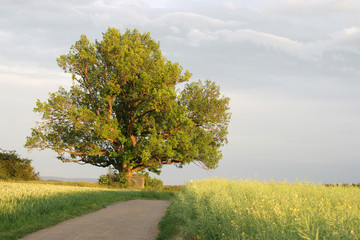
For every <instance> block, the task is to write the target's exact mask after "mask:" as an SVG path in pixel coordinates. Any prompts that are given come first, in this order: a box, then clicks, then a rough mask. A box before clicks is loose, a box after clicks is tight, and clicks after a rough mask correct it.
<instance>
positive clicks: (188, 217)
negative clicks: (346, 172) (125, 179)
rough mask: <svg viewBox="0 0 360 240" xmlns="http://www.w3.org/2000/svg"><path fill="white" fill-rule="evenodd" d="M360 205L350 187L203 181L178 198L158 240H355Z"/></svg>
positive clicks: (358, 233)
mask: <svg viewBox="0 0 360 240" xmlns="http://www.w3.org/2000/svg"><path fill="white" fill-rule="evenodd" d="M359 199H360V189H359V188H357V187H350V186H349V187H326V186H316V185H312V184H302V183H297V184H286V183H260V182H253V181H239V182H237V181H227V180H219V179H212V180H203V181H199V182H194V183H193V184H190V185H187V186H186V187H185V188H184V189H183V190H182V191H181V192H179V193H177V194H176V197H175V198H174V199H173V201H172V204H171V206H170V207H169V209H168V213H167V216H165V218H164V220H163V221H162V222H161V223H160V227H161V229H162V230H161V232H164V233H160V235H159V238H158V239H179V237H180V238H182V239H354V240H355V239H358V238H359V236H360V225H359V222H360V215H359V210H360V201H359ZM165 221H167V222H165ZM170 224H172V226H169V225H170ZM169 228H170V230H169ZM176 234H178V235H179V236H176Z"/></svg>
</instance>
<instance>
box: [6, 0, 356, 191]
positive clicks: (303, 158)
mask: <svg viewBox="0 0 360 240" xmlns="http://www.w3.org/2000/svg"><path fill="white" fill-rule="evenodd" d="M359 16H360V1H358V0H342V1H335V0H317V1H311V0H251V1H250V0H248V1H245V0H243V1H241V0H239V1H231V0H229V1H227V0H196V1H194V0H192V1H189V0H183V1H176V0H174V1H170V0H153V1H141V0H138V1H135V0H131V1H130V0H128V1H125V0H124V1H122V0H120V1H119V0H113V1H112V0H98V1H92V0H79V1H72V0H64V1H56V0H47V1H35V0H0V148H2V149H5V150H16V152H17V153H18V154H19V155H20V156H22V157H26V158H30V159H32V160H33V162H32V165H33V166H34V167H35V169H36V171H38V172H40V176H56V177H65V178H98V177H99V176H100V175H101V174H104V173H106V171H107V169H104V168H98V167H93V166H87V165H78V164H75V163H62V162H61V161H59V160H57V159H56V154H55V153H54V152H52V151H50V150H45V151H33V152H28V151H27V150H26V149H25V148H24V147H23V145H24V143H25V141H26V136H29V135H30V132H31V128H32V127H34V126H35V122H36V121H39V120H40V116H39V115H38V114H36V113H34V112H33V111H32V110H33V108H34V107H35V103H36V100H37V99H40V100H41V101H45V100H47V98H48V93H49V92H55V91H57V89H58V87H59V86H63V87H69V86H70V85H71V77H70V76H69V75H68V74H65V73H63V72H62V70H61V69H60V68H59V67H58V66H57V63H56V58H57V57H59V56H60V55H61V54H66V53H68V52H69V49H70V47H71V46H72V45H73V44H74V43H75V41H77V40H79V39H80V35H82V34H85V35H87V36H88V38H89V39H90V40H91V41H95V39H98V40H100V39H101V38H102V33H103V32H105V31H106V30H107V29H108V27H115V28H118V29H120V30H121V31H122V32H124V31H125V30H126V29H127V28H128V29H134V28H136V29H138V30H139V31H140V32H150V33H151V36H152V38H154V39H155V40H156V41H160V44H161V50H162V52H163V54H164V56H165V57H166V58H167V59H168V60H170V61H172V62H178V63H180V64H181V65H182V66H183V67H184V69H187V70H189V71H190V72H191V73H193V77H192V79H191V80H192V81H196V80H197V79H201V80H206V79H209V80H212V81H215V82H216V83H217V84H218V85H220V87H221V92H222V93H223V94H224V95H225V96H228V97H230V98H231V102H230V111H231V112H232V118H231V122H230V125H229V134H228V141H229V143H228V144H227V145H226V146H225V147H223V148H222V151H223V159H222V160H220V162H219V167H218V168H217V169H215V170H208V171H206V170H203V169H201V168H199V167H197V166H196V165H194V164H190V165H188V166H186V167H184V168H182V169H177V168H176V167H175V166H165V167H163V170H162V173H161V175H160V176H156V177H158V178H160V179H162V180H163V181H164V183H165V184H171V185H175V184H184V183H186V182H188V181H190V180H198V179H203V178H211V177H219V178H223V177H225V178H228V179H245V178H251V179H258V180H267V181H268V180H275V181H283V180H286V181H290V182H291V181H295V180H300V181H310V182H314V183H319V182H321V183H330V182H331V183H360V175H359V171H360V68H359V64H360V23H359Z"/></svg>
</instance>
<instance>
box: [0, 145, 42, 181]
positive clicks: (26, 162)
mask: <svg viewBox="0 0 360 240" xmlns="http://www.w3.org/2000/svg"><path fill="white" fill-rule="evenodd" d="M38 175H39V174H38V173H36V172H35V170H34V168H33V167H32V166H31V160H30V159H27V158H20V156H19V155H18V154H17V153H16V152H15V151H6V150H2V149H0V179H3V180H38V179H39V176H38Z"/></svg>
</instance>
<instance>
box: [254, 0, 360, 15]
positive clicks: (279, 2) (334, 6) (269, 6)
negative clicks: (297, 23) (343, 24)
mask: <svg viewBox="0 0 360 240" xmlns="http://www.w3.org/2000/svg"><path fill="white" fill-rule="evenodd" d="M261 8H262V10H263V11H264V12H269V11H270V12H277V13H282V14H285V15H293V14H296V15H313V14H321V15H324V14H325V15H329V14H330V13H336V14H339V13H342V14H344V13H345V14H357V13H358V12H359V11H360V2H359V1H357V0H341V1H337V0H316V1H299V0H270V1H264V3H263V4H262V6H261Z"/></svg>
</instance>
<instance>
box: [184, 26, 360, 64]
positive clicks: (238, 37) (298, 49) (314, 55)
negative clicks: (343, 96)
mask: <svg viewBox="0 0 360 240" xmlns="http://www.w3.org/2000/svg"><path fill="white" fill-rule="evenodd" d="M214 41H225V42H230V43H234V42H243V41H250V42H252V43H254V44H256V45H260V46H263V47H266V48H270V49H274V50H280V51H283V52H285V53H288V54H291V55H294V56H298V57H300V58H304V59H312V60H318V59H319V58H321V57H322V55H323V54H324V53H325V52H331V51H337V50H342V51H344V50H345V51H348V52H352V53H355V54H359V53H360V47H359V46H360V30H359V28H358V27H350V28H346V29H343V30H341V31H338V32H335V33H333V34H330V35H329V36H328V38H327V39H325V40H315V41H310V42H305V41H297V40H292V39H289V38H287V37H283V36H279V35H275V34H271V33H266V32H259V31H255V30H252V29H237V30H234V31H233V30H216V31H202V30H199V29H197V28H196V29H192V30H190V31H189V33H188V34H187V42H188V44H189V45H191V46H194V47H198V46H200V45H201V43H206V44H207V43H210V42H214ZM339 57H341V56H338V58H339Z"/></svg>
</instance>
